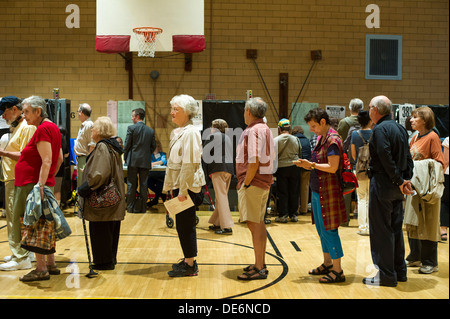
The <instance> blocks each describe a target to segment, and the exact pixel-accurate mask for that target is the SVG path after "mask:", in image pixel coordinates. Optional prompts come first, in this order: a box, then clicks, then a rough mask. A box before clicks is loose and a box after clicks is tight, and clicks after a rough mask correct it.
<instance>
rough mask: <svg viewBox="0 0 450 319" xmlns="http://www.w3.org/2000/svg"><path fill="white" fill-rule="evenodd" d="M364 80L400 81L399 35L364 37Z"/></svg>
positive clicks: (371, 35)
mask: <svg viewBox="0 0 450 319" xmlns="http://www.w3.org/2000/svg"><path fill="white" fill-rule="evenodd" d="M366 79H376V80H401V79H402V36H401V35H378V34H370V35H369V34H368V35H366Z"/></svg>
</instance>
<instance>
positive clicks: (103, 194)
mask: <svg viewBox="0 0 450 319" xmlns="http://www.w3.org/2000/svg"><path fill="white" fill-rule="evenodd" d="M108 151H109V153H110V160H111V167H113V162H112V157H111V156H112V153H111V150H110V149H109V147H108ZM120 200H121V196H120V192H119V188H118V187H117V184H116V182H115V180H114V177H113V175H112V174H111V180H110V181H109V183H108V184H107V185H105V186H101V187H99V188H98V189H96V190H95V191H93V192H92V193H91V194H90V195H89V197H88V199H87V202H88V205H89V206H90V207H92V208H107V207H112V206H115V205H117V204H118V203H119V202H120Z"/></svg>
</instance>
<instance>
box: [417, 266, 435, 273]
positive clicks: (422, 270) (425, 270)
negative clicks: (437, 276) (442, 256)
mask: <svg viewBox="0 0 450 319" xmlns="http://www.w3.org/2000/svg"><path fill="white" fill-rule="evenodd" d="M436 271H439V267H438V266H434V267H433V266H422V267H420V268H419V273H421V274H431V273H434V272H436Z"/></svg>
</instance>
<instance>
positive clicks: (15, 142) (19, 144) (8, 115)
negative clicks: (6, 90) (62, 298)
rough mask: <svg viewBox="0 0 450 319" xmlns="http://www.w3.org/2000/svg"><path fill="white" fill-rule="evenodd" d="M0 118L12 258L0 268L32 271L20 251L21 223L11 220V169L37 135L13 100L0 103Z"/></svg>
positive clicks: (8, 98) (2, 174) (0, 151)
mask: <svg viewBox="0 0 450 319" xmlns="http://www.w3.org/2000/svg"><path fill="white" fill-rule="evenodd" d="M0 115H1V116H2V117H3V118H4V119H5V121H6V123H7V124H8V125H9V126H10V131H11V132H10V133H9V134H8V135H9V138H8V142H7V144H6V146H5V147H4V149H0V156H1V157H2V161H1V168H2V169H1V172H0V179H1V180H2V181H3V182H5V208H6V222H7V230H8V241H9V248H10V250H11V252H12V255H11V256H6V257H5V258H4V261H5V263H3V264H1V265H0V270H21V269H29V268H31V258H32V256H31V255H30V253H29V251H27V250H25V249H23V248H21V247H20V240H21V234H20V223H18V224H16V223H14V222H13V220H17V218H16V219H14V218H13V214H14V211H13V203H14V179H15V174H14V169H15V166H16V163H17V160H18V159H19V157H20V153H21V152H22V150H23V149H24V148H25V146H26V145H27V144H28V142H29V140H30V139H31V137H32V136H33V135H34V132H35V131H36V127H35V126H34V125H28V124H27V121H26V120H25V119H24V118H23V117H22V105H21V103H20V100H19V99H18V98H17V97H15V96H6V97H4V98H2V99H1V100H0Z"/></svg>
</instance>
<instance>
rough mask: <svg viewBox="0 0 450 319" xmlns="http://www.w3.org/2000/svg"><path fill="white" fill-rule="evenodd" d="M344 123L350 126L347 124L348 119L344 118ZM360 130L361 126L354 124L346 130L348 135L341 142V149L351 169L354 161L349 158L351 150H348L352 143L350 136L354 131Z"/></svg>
mask: <svg viewBox="0 0 450 319" xmlns="http://www.w3.org/2000/svg"><path fill="white" fill-rule="evenodd" d="M344 121H345V122H347V124H348V125H350V123H349V122H348V118H347V117H346V118H344ZM360 129H361V125H360V124H355V125H351V126H350V128H349V129H348V133H347V137H346V138H345V140H344V141H343V142H342V148H343V149H344V153H345V154H347V156H348V158H349V160H350V165H351V166H352V167H353V166H355V161H354V159H352V156H351V148H350V144H351V141H352V134H353V132H354V131H357V130H360Z"/></svg>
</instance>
